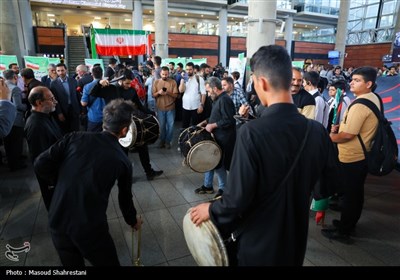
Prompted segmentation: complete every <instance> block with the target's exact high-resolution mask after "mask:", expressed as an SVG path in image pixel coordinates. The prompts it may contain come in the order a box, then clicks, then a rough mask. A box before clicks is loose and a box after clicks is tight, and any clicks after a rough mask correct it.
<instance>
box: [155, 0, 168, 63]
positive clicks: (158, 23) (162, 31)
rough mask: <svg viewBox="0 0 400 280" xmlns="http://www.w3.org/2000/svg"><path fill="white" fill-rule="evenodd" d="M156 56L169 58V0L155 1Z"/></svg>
mask: <svg viewBox="0 0 400 280" xmlns="http://www.w3.org/2000/svg"><path fill="white" fill-rule="evenodd" d="M154 20H155V29H156V32H155V37H156V38H155V39H156V43H155V46H156V55H158V56H160V57H161V58H168V0H155V1H154Z"/></svg>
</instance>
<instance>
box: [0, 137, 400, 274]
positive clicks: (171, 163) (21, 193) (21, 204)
mask: <svg viewBox="0 0 400 280" xmlns="http://www.w3.org/2000/svg"><path fill="white" fill-rule="evenodd" d="M177 133H178V132H177V131H176V132H175V139H176V138H177ZM176 148H177V147H176V141H174V143H173V146H172V148H171V149H169V150H167V149H159V148H158V147H157V145H156V144H154V145H151V146H150V158H151V162H152V165H153V168H154V169H156V170H158V169H162V170H164V174H163V175H161V176H160V177H157V178H155V179H154V180H153V181H147V179H146V176H145V174H144V172H143V170H142V168H141V165H140V162H139V158H138V154H136V153H130V155H129V156H130V159H131V160H132V164H133V165H134V175H133V176H134V184H133V185H132V189H133V194H134V203H135V206H136V209H137V210H138V212H139V213H140V214H141V215H142V217H143V218H144V225H143V230H142V242H141V262H142V264H143V265H144V266H195V265H196V263H195V261H194V259H193V257H192V256H191V254H190V252H189V250H188V248H187V246H186V242H185V239H184V235H183V231H182V220H183V217H184V215H185V214H186V212H187V210H188V209H189V208H190V207H191V206H193V205H196V204H198V203H200V202H202V201H206V200H209V199H211V198H212V197H213V195H211V194H207V195H199V194H195V193H194V192H193V190H194V189H195V188H197V187H199V186H201V185H202V179H203V176H202V174H199V173H194V172H193V171H191V170H190V169H189V168H188V167H186V166H183V165H182V160H183V158H182V156H181V154H180V153H179V152H178V151H177V149H176ZM3 154H4V151H3ZM215 185H216V184H215ZM107 216H108V221H109V226H110V232H111V234H112V237H113V239H114V241H115V244H116V247H117V251H118V256H119V260H120V263H121V264H122V265H123V266H132V234H131V230H130V227H129V226H128V225H126V224H125V222H124V220H123V218H122V215H121V211H120V209H119V206H118V199H117V188H114V189H113V191H112V193H111V198H110V201H109V207H108V210H107ZM312 216H313V213H310V226H309V238H308V245H307V252H306V258H305V260H304V266H399V265H400V173H399V172H396V171H394V172H392V173H391V174H390V175H388V176H385V177H382V178H378V177H368V179H367V184H366V186H365V205H364V210H363V213H362V217H361V219H360V221H359V224H358V225H357V228H356V232H355V237H354V240H355V243H354V244H353V245H345V244H341V243H338V242H335V241H329V240H328V239H325V238H324V237H322V235H321V234H320V229H321V226H317V225H316V224H315V221H314V219H313V217H312ZM337 217H338V214H337V213H336V212H332V211H327V218H326V223H327V224H329V223H330V221H331V220H332V219H334V218H337ZM26 241H28V242H30V245H31V248H30V251H29V252H28V253H25V252H22V253H19V254H18V257H19V258H18V260H17V261H11V260H9V259H8V258H6V257H5V252H6V250H7V249H6V246H7V245H10V246H13V247H21V246H23V244H24V242H26ZM135 246H136V244H135ZM135 251H136V249H135ZM135 254H136V252H135ZM59 265H61V263H60V261H59V258H58V255H57V253H56V251H55V249H54V247H53V244H52V240H51V236H50V234H49V230H48V225H47V212H46V209H45V207H44V205H43V202H42V200H41V195H40V191H39V187H38V184H37V181H36V179H35V177H34V173H33V170H32V166H29V167H28V168H27V169H24V170H20V171H17V172H13V173H10V172H9V171H8V169H7V168H6V166H4V165H0V266H3V267H7V266H59Z"/></svg>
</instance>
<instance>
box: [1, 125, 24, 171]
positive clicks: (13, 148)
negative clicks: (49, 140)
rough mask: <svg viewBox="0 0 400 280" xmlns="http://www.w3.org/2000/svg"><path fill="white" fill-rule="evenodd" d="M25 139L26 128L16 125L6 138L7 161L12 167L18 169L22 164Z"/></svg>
mask: <svg viewBox="0 0 400 280" xmlns="http://www.w3.org/2000/svg"><path fill="white" fill-rule="evenodd" d="M23 140H24V128H23V127H19V126H15V125H14V126H13V127H12V128H11V131H10V133H9V134H8V135H7V136H6V137H5V138H4V149H5V150H6V155H7V162H8V166H9V167H10V169H16V168H18V167H19V166H21V165H22V161H21V156H22V149H23Z"/></svg>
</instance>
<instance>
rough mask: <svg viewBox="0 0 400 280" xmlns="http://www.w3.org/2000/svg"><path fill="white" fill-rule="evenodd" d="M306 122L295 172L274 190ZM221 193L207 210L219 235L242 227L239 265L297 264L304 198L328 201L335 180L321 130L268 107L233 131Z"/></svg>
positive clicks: (289, 109)
mask: <svg viewBox="0 0 400 280" xmlns="http://www.w3.org/2000/svg"><path fill="white" fill-rule="evenodd" d="M307 121H310V122H312V129H311V131H310V133H309V137H308V140H307V144H306V146H305V148H304V150H303V153H302V155H301V157H300V159H299V162H298V164H297V166H296V167H295V169H294V171H293V172H292V174H291V176H290V177H289V179H288V180H287V182H286V184H285V185H284V186H282V187H281V188H279V185H280V183H281V182H282V180H283V179H284V177H285V176H286V174H287V172H288V170H289V169H290V167H291V164H292V162H293V161H294V158H295V157H296V154H297V152H298V150H299V147H300V145H301V143H302V140H303V138H304V136H305V131H306V127H307ZM237 137H238V138H237V141H236V145H235V150H234V152H233V158H232V164H231V169H230V173H229V176H228V182H227V187H226V188H225V191H224V194H223V196H222V199H220V200H217V201H215V202H214V203H213V204H212V205H211V208H210V217H211V220H212V221H213V222H214V223H215V224H216V225H217V227H218V228H219V229H220V230H221V231H222V232H223V233H230V232H232V231H234V230H236V229H237V228H238V225H239V224H242V223H245V228H244V231H243V233H242V234H241V235H240V236H239V238H238V246H239V251H238V261H239V265H255V266H261V265H267V266H273V265H298V266H301V265H302V264H303V260H304V255H305V251H306V244H307V233H308V221H309V206H310V195H311V191H312V190H313V187H314V186H315V185H316V182H317V180H318V179H319V178H320V177H321V178H320V179H321V184H320V185H318V186H319V187H318V188H317V189H316V188H314V192H315V193H314V197H315V198H316V199H320V198H322V197H328V194H330V193H331V191H330V190H331V189H333V187H334V184H335V178H336V177H337V164H338V161H337V156H336V155H335V154H334V151H333V145H332V142H331V140H330V138H329V136H328V134H327V131H326V129H325V128H324V127H323V126H322V125H321V124H319V123H317V122H315V121H314V120H307V119H306V118H305V117H304V116H302V115H301V114H300V113H299V112H298V111H297V108H296V106H295V105H293V104H288V103H286V104H284V103H281V104H273V105H271V106H269V107H267V108H266V109H265V110H264V112H263V114H262V116H261V118H258V119H255V120H252V121H250V122H248V123H246V124H244V125H243V126H242V127H241V129H240V130H239V133H238V136H237Z"/></svg>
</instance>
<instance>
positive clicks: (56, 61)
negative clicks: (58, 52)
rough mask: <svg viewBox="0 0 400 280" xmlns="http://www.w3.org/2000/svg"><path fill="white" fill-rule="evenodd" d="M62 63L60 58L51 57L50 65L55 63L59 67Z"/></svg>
mask: <svg viewBox="0 0 400 280" xmlns="http://www.w3.org/2000/svg"><path fill="white" fill-rule="evenodd" d="M60 62H61V60H60V59H59V58H58V57H49V64H51V63H53V64H55V65H57V64H58V63H60Z"/></svg>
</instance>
